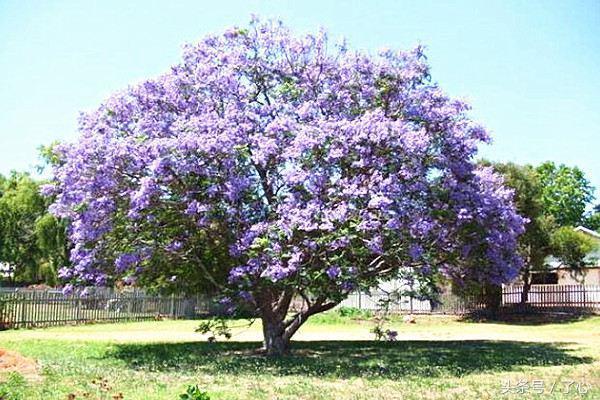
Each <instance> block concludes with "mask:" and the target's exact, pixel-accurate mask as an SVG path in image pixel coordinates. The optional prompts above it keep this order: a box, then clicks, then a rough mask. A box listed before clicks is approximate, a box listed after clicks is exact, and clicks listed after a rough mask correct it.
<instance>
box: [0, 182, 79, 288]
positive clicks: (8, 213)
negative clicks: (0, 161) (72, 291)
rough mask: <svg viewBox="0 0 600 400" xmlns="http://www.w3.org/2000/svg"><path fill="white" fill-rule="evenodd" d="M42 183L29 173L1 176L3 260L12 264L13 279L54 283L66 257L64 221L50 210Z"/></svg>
mask: <svg viewBox="0 0 600 400" xmlns="http://www.w3.org/2000/svg"><path fill="white" fill-rule="evenodd" d="M40 184H41V183H40V182H37V181H35V180H34V179H32V178H31V176H29V174H27V173H18V172H12V173H11V174H10V176H8V177H1V178H0V262H2V263H6V264H8V265H10V266H11V267H12V274H11V278H10V280H11V283H17V284H27V283H41V282H44V283H48V284H55V283H56V279H57V274H56V271H57V268H58V267H59V266H60V265H62V264H64V263H65V262H66V259H67V246H66V243H67V241H66V235H65V232H66V228H65V224H64V222H62V221H59V220H57V219H56V217H54V216H52V215H50V214H49V213H48V211H47V210H48V205H49V203H50V199H47V198H45V197H44V196H42V195H41V194H40Z"/></svg>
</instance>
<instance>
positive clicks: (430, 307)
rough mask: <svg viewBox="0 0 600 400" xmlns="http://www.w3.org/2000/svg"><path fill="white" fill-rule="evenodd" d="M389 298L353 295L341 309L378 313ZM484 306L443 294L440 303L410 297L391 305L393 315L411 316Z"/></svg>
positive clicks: (367, 294) (360, 294)
mask: <svg viewBox="0 0 600 400" xmlns="http://www.w3.org/2000/svg"><path fill="white" fill-rule="evenodd" d="M387 298H388V294H386V293H385V292H378V291H374V292H371V293H359V292H355V293H351V294H350V295H349V296H348V298H346V299H345V300H344V301H342V303H341V304H340V307H353V308H358V309H361V310H370V311H376V310H379V309H381V305H380V304H381V301H384V300H386V299H387ZM483 308H484V305H483V303H481V302H480V301H477V300H476V299H474V298H473V299H463V298H459V297H458V296H455V295H453V294H450V293H445V294H442V295H441V297H440V299H439V303H437V304H433V303H432V302H430V301H429V300H420V299H417V298H413V297H410V296H402V297H400V299H398V301H394V302H392V303H390V304H389V309H388V310H389V311H390V312H392V313H410V314H431V313H439V314H465V313H468V312H470V311H474V310H480V309H483Z"/></svg>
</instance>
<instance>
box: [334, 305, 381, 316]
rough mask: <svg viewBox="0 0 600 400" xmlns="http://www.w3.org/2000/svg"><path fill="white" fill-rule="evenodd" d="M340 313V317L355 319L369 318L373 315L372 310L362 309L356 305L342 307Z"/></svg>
mask: <svg viewBox="0 0 600 400" xmlns="http://www.w3.org/2000/svg"><path fill="white" fill-rule="evenodd" d="M338 313H339V314H340V317H348V318H354V319H369V318H372V317H373V313H372V312H371V310H362V309H360V308H356V307H340V308H339V309H338Z"/></svg>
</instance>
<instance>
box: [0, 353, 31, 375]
mask: <svg viewBox="0 0 600 400" xmlns="http://www.w3.org/2000/svg"><path fill="white" fill-rule="evenodd" d="M11 372H17V373H19V374H21V375H23V376H24V377H25V378H28V379H35V378H37V377H38V365H37V363H36V362H35V360H32V359H30V358H26V357H23V356H22V355H20V354H19V353H17V352H16V351H10V350H4V349H1V348H0V380H1V379H2V377H3V376H6V375H7V374H9V373H11Z"/></svg>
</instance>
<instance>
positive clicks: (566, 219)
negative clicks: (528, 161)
mask: <svg viewBox="0 0 600 400" xmlns="http://www.w3.org/2000/svg"><path fill="white" fill-rule="evenodd" d="M536 171H537V173H538V175H539V177H540V180H541V185H542V203H543V206H544V209H545V210H546V212H547V213H548V214H549V215H552V216H553V217H554V220H555V221H556V223H557V224H558V225H559V226H578V225H581V224H583V223H584V220H585V212H586V208H587V207H588V205H589V203H590V202H591V201H592V200H593V199H594V188H593V187H592V186H591V184H590V182H589V181H588V180H587V179H586V178H585V175H584V173H583V171H581V170H580V169H579V168H577V167H568V166H566V165H564V164H561V165H559V166H556V165H555V164H554V163H553V162H551V161H547V162H545V163H543V164H542V165H540V166H539V167H537V168H536Z"/></svg>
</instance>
